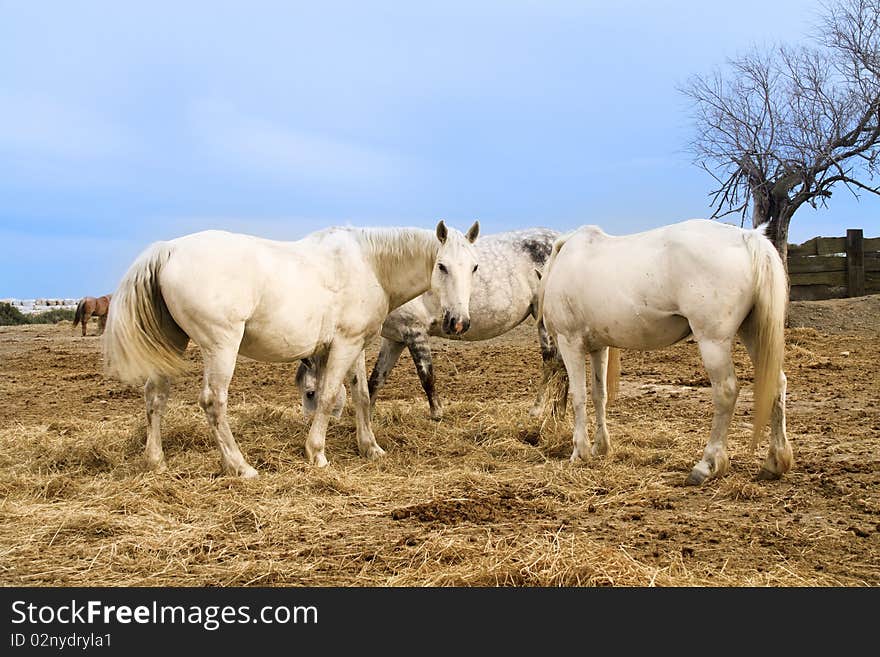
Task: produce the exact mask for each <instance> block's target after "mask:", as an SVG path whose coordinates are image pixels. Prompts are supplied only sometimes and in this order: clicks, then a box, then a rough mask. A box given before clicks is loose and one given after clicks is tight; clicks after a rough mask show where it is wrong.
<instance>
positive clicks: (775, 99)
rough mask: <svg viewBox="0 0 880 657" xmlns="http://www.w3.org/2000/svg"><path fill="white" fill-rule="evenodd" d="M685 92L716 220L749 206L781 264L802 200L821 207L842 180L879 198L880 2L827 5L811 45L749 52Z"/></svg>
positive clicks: (849, 0) (694, 143)
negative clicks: (714, 184) (710, 183)
mask: <svg viewBox="0 0 880 657" xmlns="http://www.w3.org/2000/svg"><path fill="white" fill-rule="evenodd" d="M681 91H682V92H683V93H684V94H685V95H686V96H688V97H689V98H690V99H691V100H692V101H693V103H694V123H695V126H696V135H695V137H694V139H693V141H692V142H691V144H690V147H691V150H692V152H693V153H694V155H695V160H696V162H697V163H698V164H699V165H700V166H702V167H703V168H704V169H705V170H706V171H708V172H709V173H710V174H711V175H712V176H713V178H715V180H716V181H717V182H718V185H719V186H718V187H717V188H716V189H715V190H713V191H712V192H711V198H712V207H713V208H714V213H713V215H712V216H713V217H716V218H718V217H722V216H725V215H728V214H731V213H737V212H739V213H741V214H742V219H743V222H745V220H746V218H747V216H748V211H749V209H751V214H752V225H753V226H755V227H757V226H760V225H762V224H765V223H769V226H768V228H767V234H768V236H770V238H771V239H772V240H773V242H774V244H776V248H777V249H778V250H779V252H780V254H781V255H782V258H783V261H787V255H788V246H787V243H788V227H789V223H790V222H791V218H792V216H793V215H794V213H795V212H796V211H797V209H798V208H799V207H801V206H802V205H803V204H804V203H809V204H810V205H811V206H813V207H819V206H823V207H824V206H825V205H826V203H827V200H828V199H829V198H830V197H831V191H832V188H833V187H834V186H835V185H838V184H839V185H842V186H845V187H846V188H847V189H848V190H849V191H850V192H851V193H852V194H854V195H855V196H858V195H859V193H860V192H861V191H868V192H872V193H875V194H880V186H877V185H873V184H871V181H872V180H873V177H874V174H876V173H877V167H878V162H880V159H878V158H880V0H843V1H842V2H840V3H839V4H836V5H833V6H825V7H824V15H823V16H822V19H821V20H820V22H819V24H818V25H817V30H816V33H815V34H813V35H812V36H811V37H810V41H809V45H806V46H800V47H789V46H779V47H776V48H772V49H767V50H765V51H759V50H752V51H751V52H750V53H749V54H747V55H745V56H742V57H739V58H737V59H732V60H729V62H728V68H727V70H725V71H723V72H722V71H716V72H714V73H711V74H709V75H697V76H694V77H693V78H691V79H690V81H689V82H688V84H687V85H686V86H685V87H684V88H683V89H681Z"/></svg>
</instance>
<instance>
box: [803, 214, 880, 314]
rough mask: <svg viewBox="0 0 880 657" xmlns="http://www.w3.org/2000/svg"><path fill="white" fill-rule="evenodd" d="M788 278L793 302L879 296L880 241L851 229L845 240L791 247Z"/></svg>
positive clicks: (823, 240) (816, 239)
mask: <svg viewBox="0 0 880 657" xmlns="http://www.w3.org/2000/svg"><path fill="white" fill-rule="evenodd" d="M788 276H789V281H790V283H791V300H792V301H798V300H811V299H840V298H843V297H860V296H864V295H865V294H880V237H870V238H868V239H865V238H864V237H863V235H862V229H861V228H850V229H848V230H847V231H846V237H814V238H813V239H810V240H807V241H806V242H804V243H803V244H789V245H788Z"/></svg>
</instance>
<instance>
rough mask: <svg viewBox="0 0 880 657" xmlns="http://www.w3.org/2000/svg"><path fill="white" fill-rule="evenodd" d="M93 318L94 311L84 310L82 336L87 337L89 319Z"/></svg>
mask: <svg viewBox="0 0 880 657" xmlns="http://www.w3.org/2000/svg"><path fill="white" fill-rule="evenodd" d="M91 318H92V313H90V312H89V311H88V310H84V311H83V317H82V336H83V337H86V329H87V328H88V326H89V320H90V319H91Z"/></svg>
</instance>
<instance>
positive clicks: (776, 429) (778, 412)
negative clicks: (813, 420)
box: [739, 320, 794, 479]
mask: <svg viewBox="0 0 880 657" xmlns="http://www.w3.org/2000/svg"><path fill="white" fill-rule="evenodd" d="M739 337H740V339H741V340H742V341H743V344H744V345H745V346H746V349H747V350H748V352H749V358H751V360H752V365H753V366H754V364H755V358H756V353H757V344H756V342H757V341H756V338H755V335H754V328H753V327H752V325H751V323H750V322H749V320H746V322H745V323H744V324H743V326H742V327H741V328H740V332H739ZM787 387H788V379H787V378H786V376H785V373H784V372H782V371H781V370H780V372H779V394H778V395H777V397H776V401H775V402H774V403H773V412H772V413H771V415H770V449H769V450H768V451H767V458H766V460H765V461H764V465H763V466H762V467H761V471H760V472H759V473H758V479H779V478H780V477H781V476H782V475H784V474H785V473H786V472H788V471H789V470H791V466H792V464H793V463H794V455H793V454H792V450H791V443H790V442H789V441H788V437H787V436H786V431H785V393H786V389H787Z"/></svg>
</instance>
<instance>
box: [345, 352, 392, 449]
mask: <svg viewBox="0 0 880 657" xmlns="http://www.w3.org/2000/svg"><path fill="white" fill-rule="evenodd" d="M365 359H366V356H365V354H364V352H363V351H361V353H360V356H358V357H357V359H356V360H355V363H354V367H353V368H352V371H351V374H352V378H351V399H352V402H353V405H354V412H355V422H356V424H357V444H358V452H360V454H361V456H364V457H366V458H368V459H377V458H379V457H381V456H385V450H383V449H382V448H381V447H379V444H378V443H377V442H376V437H375V436H374V435H373V429H372V428H371V427H370V392H369V390H368V388H367V365H366V360H365Z"/></svg>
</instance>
